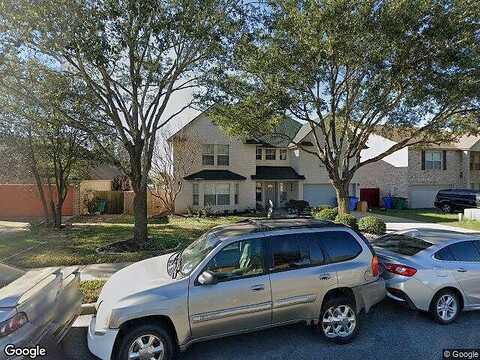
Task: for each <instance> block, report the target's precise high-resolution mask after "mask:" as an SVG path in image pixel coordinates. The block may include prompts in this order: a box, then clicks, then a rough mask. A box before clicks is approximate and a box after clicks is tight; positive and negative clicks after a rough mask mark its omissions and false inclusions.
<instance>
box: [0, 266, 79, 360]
mask: <svg viewBox="0 0 480 360" xmlns="http://www.w3.org/2000/svg"><path fill="white" fill-rule="evenodd" d="M79 283H80V274H79V272H78V270H77V268H63V269H61V268H44V269H38V270H31V271H28V272H25V271H22V270H19V269H16V268H12V267H10V266H7V265H3V264H0V360H3V359H7V358H8V359H9V360H10V359H17V358H18V359H23V358H24V356H23V355H27V356H25V357H26V358H27V357H28V356H30V357H32V354H31V353H30V352H29V353H28V354H27V353H25V351H30V350H29V348H33V347H36V346H37V345H44V344H46V343H47V342H50V341H51V340H53V341H60V340H61V339H62V337H63V336H64V335H65V334H66V332H67V331H68V329H69V328H70V325H71V324H72V322H73V321H74V320H75V318H76V317H77V316H78V314H79V312H80V306H81V303H82V295H81V293H80V289H79ZM33 350H35V349H33ZM37 355H41V354H37ZM48 355H49V358H51V356H50V354H48ZM32 358H33V357H32Z"/></svg>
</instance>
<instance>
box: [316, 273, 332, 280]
mask: <svg viewBox="0 0 480 360" xmlns="http://www.w3.org/2000/svg"><path fill="white" fill-rule="evenodd" d="M318 278H319V279H320V280H330V279H331V278H332V276H331V275H330V274H328V273H325V274H320V275H318Z"/></svg>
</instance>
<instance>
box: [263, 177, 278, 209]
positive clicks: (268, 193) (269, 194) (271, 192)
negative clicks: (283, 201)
mask: <svg viewBox="0 0 480 360" xmlns="http://www.w3.org/2000/svg"><path fill="white" fill-rule="evenodd" d="M276 185H277V184H276V183H275V182H266V183H265V208H266V209H268V208H269V207H270V201H271V202H272V204H273V206H274V207H276V206H277V191H276V190H277V189H276V187H277V186H276Z"/></svg>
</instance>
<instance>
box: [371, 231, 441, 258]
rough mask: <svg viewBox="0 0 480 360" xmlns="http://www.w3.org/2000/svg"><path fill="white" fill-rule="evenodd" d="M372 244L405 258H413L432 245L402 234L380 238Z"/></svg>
mask: <svg viewBox="0 0 480 360" xmlns="http://www.w3.org/2000/svg"><path fill="white" fill-rule="evenodd" d="M373 244H374V245H375V246H378V247H380V248H382V249H386V250H390V251H393V252H395V253H397V254H401V255H406V256H413V255H415V254H417V253H419V252H420V251H422V250H425V249H428V248H429V247H430V246H432V245H433V244H431V243H429V242H426V241H424V240H422V239H419V238H415V237H411V236H407V235H402V234H392V235H385V236H382V237H380V238H378V239H377V240H375V242H374V243H373Z"/></svg>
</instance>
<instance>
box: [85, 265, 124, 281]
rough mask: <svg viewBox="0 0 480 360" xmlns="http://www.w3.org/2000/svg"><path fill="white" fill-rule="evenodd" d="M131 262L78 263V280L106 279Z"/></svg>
mask: <svg viewBox="0 0 480 360" xmlns="http://www.w3.org/2000/svg"><path fill="white" fill-rule="evenodd" d="M130 264H131V263H115V264H91V265H80V266H79V268H80V280H81V281H84V280H102V279H104V280H107V279H108V278H110V277H111V276H112V275H113V274H114V273H116V272H117V271H119V270H121V269H123V268H124V267H126V266H128V265H130Z"/></svg>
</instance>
